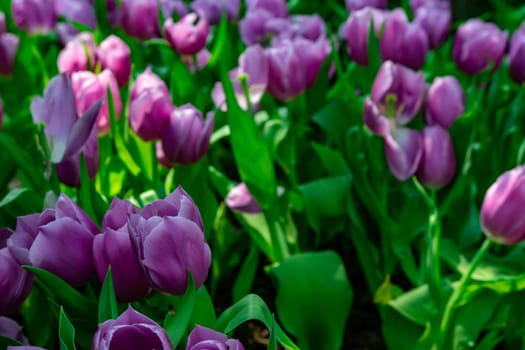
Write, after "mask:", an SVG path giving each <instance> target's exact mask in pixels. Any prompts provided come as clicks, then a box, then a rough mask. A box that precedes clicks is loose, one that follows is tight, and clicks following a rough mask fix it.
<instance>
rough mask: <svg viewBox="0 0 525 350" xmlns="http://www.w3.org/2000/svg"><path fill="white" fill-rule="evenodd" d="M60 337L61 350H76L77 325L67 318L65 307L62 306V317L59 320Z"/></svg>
mask: <svg viewBox="0 0 525 350" xmlns="http://www.w3.org/2000/svg"><path fill="white" fill-rule="evenodd" d="M58 337H59V339H60V350H75V349H76V347H75V327H73V324H72V323H71V321H70V320H69V319H68V318H67V315H66V313H65V312H64V308H63V307H62V306H61V307H60V318H59V321H58Z"/></svg>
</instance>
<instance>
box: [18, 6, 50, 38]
mask: <svg viewBox="0 0 525 350" xmlns="http://www.w3.org/2000/svg"><path fill="white" fill-rule="evenodd" d="M11 11H12V12H11V13H12V15H13V19H14V21H15V23H16V25H17V26H18V27H19V28H21V29H23V30H25V31H27V32H28V33H30V34H38V33H42V34H45V33H48V32H50V31H51V30H52V29H53V27H54V26H55V24H56V20H57V16H56V13H55V7H54V0H12V2H11Z"/></svg>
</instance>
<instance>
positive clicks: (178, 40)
mask: <svg viewBox="0 0 525 350" xmlns="http://www.w3.org/2000/svg"><path fill="white" fill-rule="evenodd" d="M164 33H165V35H166V40H168V42H169V44H170V45H171V47H172V48H173V49H174V50H175V51H177V52H179V53H181V54H183V55H195V54H196V53H197V52H199V51H200V50H202V49H204V48H205V47H206V41H207V40H208V35H209V34H210V27H209V26H208V22H207V21H206V19H205V18H200V17H199V16H198V15H197V14H196V13H190V14H187V15H186V16H184V17H182V18H181V19H180V20H179V21H178V22H177V23H175V22H173V20H172V19H171V18H168V19H167V20H166V22H164Z"/></svg>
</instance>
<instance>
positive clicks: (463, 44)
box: [452, 18, 508, 74]
mask: <svg viewBox="0 0 525 350" xmlns="http://www.w3.org/2000/svg"><path fill="white" fill-rule="evenodd" d="M507 39H508V33H507V32H506V31H504V32H502V31H500V30H499V28H498V27H497V26H496V25H495V24H493V23H487V22H483V21H482V20H480V19H477V18H474V19H470V20H468V21H466V22H465V23H463V24H462V25H461V26H460V27H459V28H458V30H457V31H456V37H455V40H454V48H453V52H452V53H453V56H454V61H455V62H456V65H457V66H458V68H459V69H461V70H462V71H464V72H465V73H467V74H476V73H479V72H481V71H482V70H484V69H486V68H487V67H488V66H489V64H493V68H494V69H495V68H497V67H498V66H499V64H500V62H501V60H502V58H503V54H504V53H505V48H506V46H507Z"/></svg>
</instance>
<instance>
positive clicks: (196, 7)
mask: <svg viewBox="0 0 525 350" xmlns="http://www.w3.org/2000/svg"><path fill="white" fill-rule="evenodd" d="M240 6H241V2H240V0H219V1H217V0H195V1H193V3H192V4H191V9H192V10H193V11H194V12H197V13H202V14H203V15H204V18H206V20H207V21H208V23H209V24H210V25H212V26H214V25H217V24H219V22H220V21H221V17H222V13H223V12H225V13H226V17H227V18H228V20H229V21H233V20H235V19H237V18H238V17H239V10H240Z"/></svg>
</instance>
